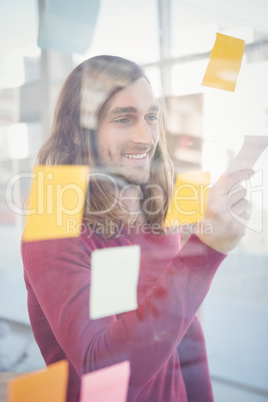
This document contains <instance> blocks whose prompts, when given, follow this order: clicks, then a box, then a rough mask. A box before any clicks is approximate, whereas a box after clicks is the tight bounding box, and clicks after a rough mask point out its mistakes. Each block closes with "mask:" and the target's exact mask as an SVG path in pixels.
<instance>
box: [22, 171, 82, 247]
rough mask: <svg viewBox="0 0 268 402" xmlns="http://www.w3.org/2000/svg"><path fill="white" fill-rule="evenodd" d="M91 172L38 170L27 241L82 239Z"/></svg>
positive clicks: (25, 238) (34, 177)
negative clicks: (66, 238)
mask: <svg viewBox="0 0 268 402" xmlns="http://www.w3.org/2000/svg"><path fill="white" fill-rule="evenodd" d="M88 176H89V168H88V167H87V166H80V165H59V166H43V165H40V166H37V167H36V168H35V169H34V171H33V184H32V189H31V193H30V196H29V200H28V204H27V209H26V212H25V214H26V226H25V231H24V234H23V239H24V241H34V240H46V239H58V238H65V237H78V236H79V235H80V230H79V225H80V224H81V222H82V219H83V208H84V202H85V196H86V191H87V183H88Z"/></svg>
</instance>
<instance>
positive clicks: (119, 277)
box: [89, 245, 140, 319]
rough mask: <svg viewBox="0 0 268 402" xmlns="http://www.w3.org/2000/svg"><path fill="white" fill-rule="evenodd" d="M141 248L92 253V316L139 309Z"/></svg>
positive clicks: (132, 247)
mask: <svg viewBox="0 0 268 402" xmlns="http://www.w3.org/2000/svg"><path fill="white" fill-rule="evenodd" d="M139 268H140V247H139V246H136V245H135V246H123V247H111V248H106V249H99V250H94V251H93V253H92V255H91V290H90V306H89V307H90V318H91V319H96V318H102V317H106V316H109V315H113V314H119V313H124V312H126V311H131V310H136V308H137V286H138V279H139Z"/></svg>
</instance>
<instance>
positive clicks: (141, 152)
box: [98, 78, 159, 184]
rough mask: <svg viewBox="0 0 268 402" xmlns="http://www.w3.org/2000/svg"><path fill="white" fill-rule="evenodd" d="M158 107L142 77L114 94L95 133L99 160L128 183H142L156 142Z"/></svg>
mask: <svg viewBox="0 0 268 402" xmlns="http://www.w3.org/2000/svg"><path fill="white" fill-rule="evenodd" d="M158 117H159V107H158V105H157V102H156V99H155V97H154V95H153V92H152V89H151V87H150V85H149V84H148V82H147V81H146V79H145V78H140V79H138V80H137V81H135V82H134V83H132V84H131V85H129V86H128V87H126V88H124V89H122V90H121V91H119V92H117V93H116V94H115V95H114V96H113V97H112V98H111V99H110V100H109V102H108V104H107V105H106V108H105V112H104V115H103V116H102V118H101V121H100V124H99V130H98V146H99V156H100V161H101V163H102V165H103V166H105V167H107V168H108V169H109V170H111V171H112V172H113V173H115V174H116V175H119V176H123V177H124V178H125V179H127V180H128V181H129V182H130V183H134V184H142V183H146V181H147V180H148V178H149V174H150V164H151V160H152V157H153V155H154V152H155V148H156V145H157V142H158V139H159V124H158Z"/></svg>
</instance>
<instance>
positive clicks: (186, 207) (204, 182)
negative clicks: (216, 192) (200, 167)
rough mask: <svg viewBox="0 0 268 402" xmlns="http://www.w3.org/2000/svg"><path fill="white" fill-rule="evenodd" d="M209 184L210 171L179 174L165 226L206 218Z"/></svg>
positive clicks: (195, 221) (194, 221)
mask: <svg viewBox="0 0 268 402" xmlns="http://www.w3.org/2000/svg"><path fill="white" fill-rule="evenodd" d="M209 184H210V174H209V172H189V173H183V174H179V175H178V176H177V179H176V184H175V188H174V192H173V196H172V200H171V203H170V205H169V208H168V212H167V216H166V221H165V226H166V227H172V226H180V225H185V224H191V223H197V222H199V221H201V220H202V219H204V216H205V212H206V205H207V198H208V193H209Z"/></svg>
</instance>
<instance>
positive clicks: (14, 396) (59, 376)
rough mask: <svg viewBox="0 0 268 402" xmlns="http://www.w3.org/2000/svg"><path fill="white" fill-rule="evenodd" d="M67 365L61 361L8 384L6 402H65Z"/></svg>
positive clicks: (64, 361)
mask: <svg viewBox="0 0 268 402" xmlns="http://www.w3.org/2000/svg"><path fill="white" fill-rule="evenodd" d="M67 381H68V363H67V361H66V360H62V361H60V362H58V363H54V364H51V365H50V366H48V367H47V369H46V370H42V371H39V372H34V373H29V374H27V375H23V376H21V377H17V378H15V379H13V380H11V381H10V382H9V384H8V402H48V401H49V402H65V401H66V392H67Z"/></svg>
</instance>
